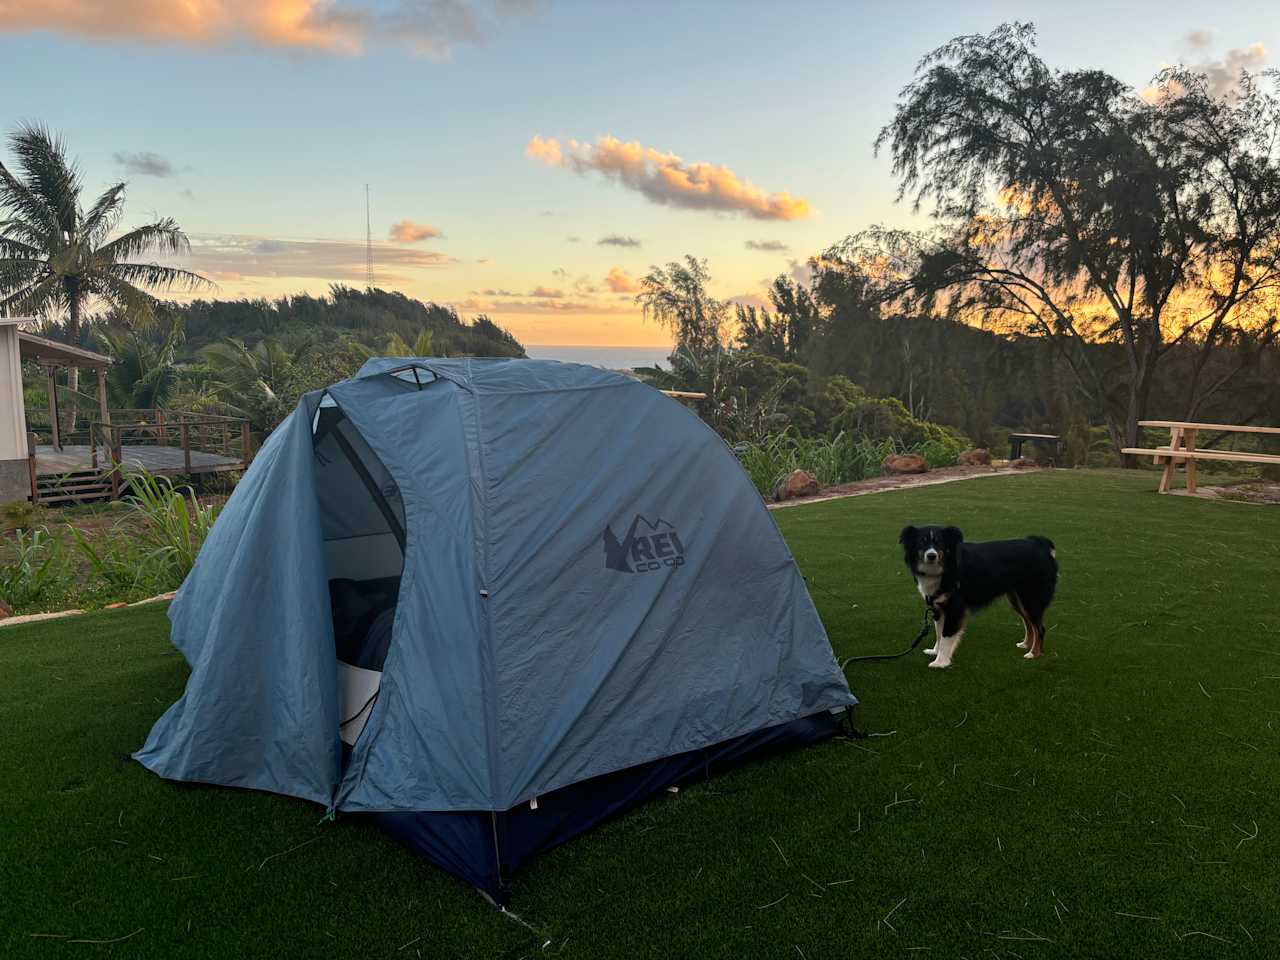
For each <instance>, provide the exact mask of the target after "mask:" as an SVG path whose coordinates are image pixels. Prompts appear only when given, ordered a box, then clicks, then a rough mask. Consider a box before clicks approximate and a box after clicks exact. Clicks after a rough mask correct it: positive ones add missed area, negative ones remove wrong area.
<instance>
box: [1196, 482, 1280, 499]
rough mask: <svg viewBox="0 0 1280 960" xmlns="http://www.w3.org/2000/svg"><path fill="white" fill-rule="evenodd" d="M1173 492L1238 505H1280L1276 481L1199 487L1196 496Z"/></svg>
mask: <svg viewBox="0 0 1280 960" xmlns="http://www.w3.org/2000/svg"><path fill="white" fill-rule="evenodd" d="M1173 492H1174V493H1176V494H1181V495H1182V496H1199V497H1204V498H1206V499H1210V500H1233V501H1235V502H1236V503H1271V504H1275V503H1280V483H1277V482H1276V481H1274V480H1249V481H1247V482H1245V483H1232V484H1229V485H1227V486H1222V487H1198V488H1197V489H1196V492H1195V494H1189V493H1187V491H1186V490H1185V489H1182V490H1174V491H1173Z"/></svg>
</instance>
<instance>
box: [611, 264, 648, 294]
mask: <svg viewBox="0 0 1280 960" xmlns="http://www.w3.org/2000/svg"><path fill="white" fill-rule="evenodd" d="M604 282H605V283H606V284H608V286H609V289H610V290H612V291H613V292H614V293H635V292H636V291H638V290H639V289H640V284H639V283H637V282H636V280H635V278H633V277H632V276H631V275H630V274H628V273H627V272H626V271H625V270H623V269H622V268H621V267H610V268H609V275H608V276H607V277H605V278H604Z"/></svg>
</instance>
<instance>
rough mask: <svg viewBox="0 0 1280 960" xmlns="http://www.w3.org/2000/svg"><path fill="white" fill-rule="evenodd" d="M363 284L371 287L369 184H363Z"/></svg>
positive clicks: (371, 245)
mask: <svg viewBox="0 0 1280 960" xmlns="http://www.w3.org/2000/svg"><path fill="white" fill-rule="evenodd" d="M364 285H365V289H367V290H372V289H373V221H372V220H371V219H370V218H369V185H368V184H367V183H366V184H365V185H364Z"/></svg>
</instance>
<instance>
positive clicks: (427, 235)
mask: <svg viewBox="0 0 1280 960" xmlns="http://www.w3.org/2000/svg"><path fill="white" fill-rule="evenodd" d="M388 236H389V237H390V239H392V240H394V241H396V243H421V242H422V241H423V240H432V239H434V238H435V237H443V236H444V234H443V233H441V232H440V230H439V228H437V227H433V226H431V225H430V224H428V223H415V222H414V221H412V220H401V221H399V222H397V223H395V224H392V226H391V232H390V233H389V234H388Z"/></svg>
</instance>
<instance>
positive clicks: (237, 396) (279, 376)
mask: <svg viewBox="0 0 1280 960" xmlns="http://www.w3.org/2000/svg"><path fill="white" fill-rule="evenodd" d="M200 358H201V359H202V360H203V361H204V362H205V365H206V366H207V367H208V369H209V380H208V383H207V386H208V387H209V388H210V389H211V390H212V391H213V393H214V394H215V395H216V396H217V397H218V398H219V399H220V400H222V401H223V402H224V403H226V404H228V405H231V406H234V407H235V408H236V409H237V410H239V411H241V412H242V413H244V414H245V415H246V416H248V417H249V418H250V419H252V420H253V421H254V423H255V424H258V425H261V426H272V425H274V424H276V423H278V422H279V420H280V418H281V417H282V416H284V414H285V413H287V412H288V411H287V410H286V409H285V407H286V402H285V400H284V399H283V397H282V394H283V393H284V392H285V390H286V389H287V388H288V384H289V381H290V379H291V378H292V376H293V373H294V357H293V355H292V354H291V353H290V352H289V350H288V349H287V348H286V347H285V345H284V344H282V343H281V342H280V341H279V340H277V339H275V338H274V337H264V338H263V339H261V340H259V341H258V342H257V343H256V344H255V345H254V346H253V347H252V348H250V347H246V346H245V345H244V341H243V340H237V339H235V338H234V337H228V338H227V339H226V340H222V341H220V342H218V343H211V344H209V345H208V346H206V347H204V348H203V349H202V350H201V351H200Z"/></svg>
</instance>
